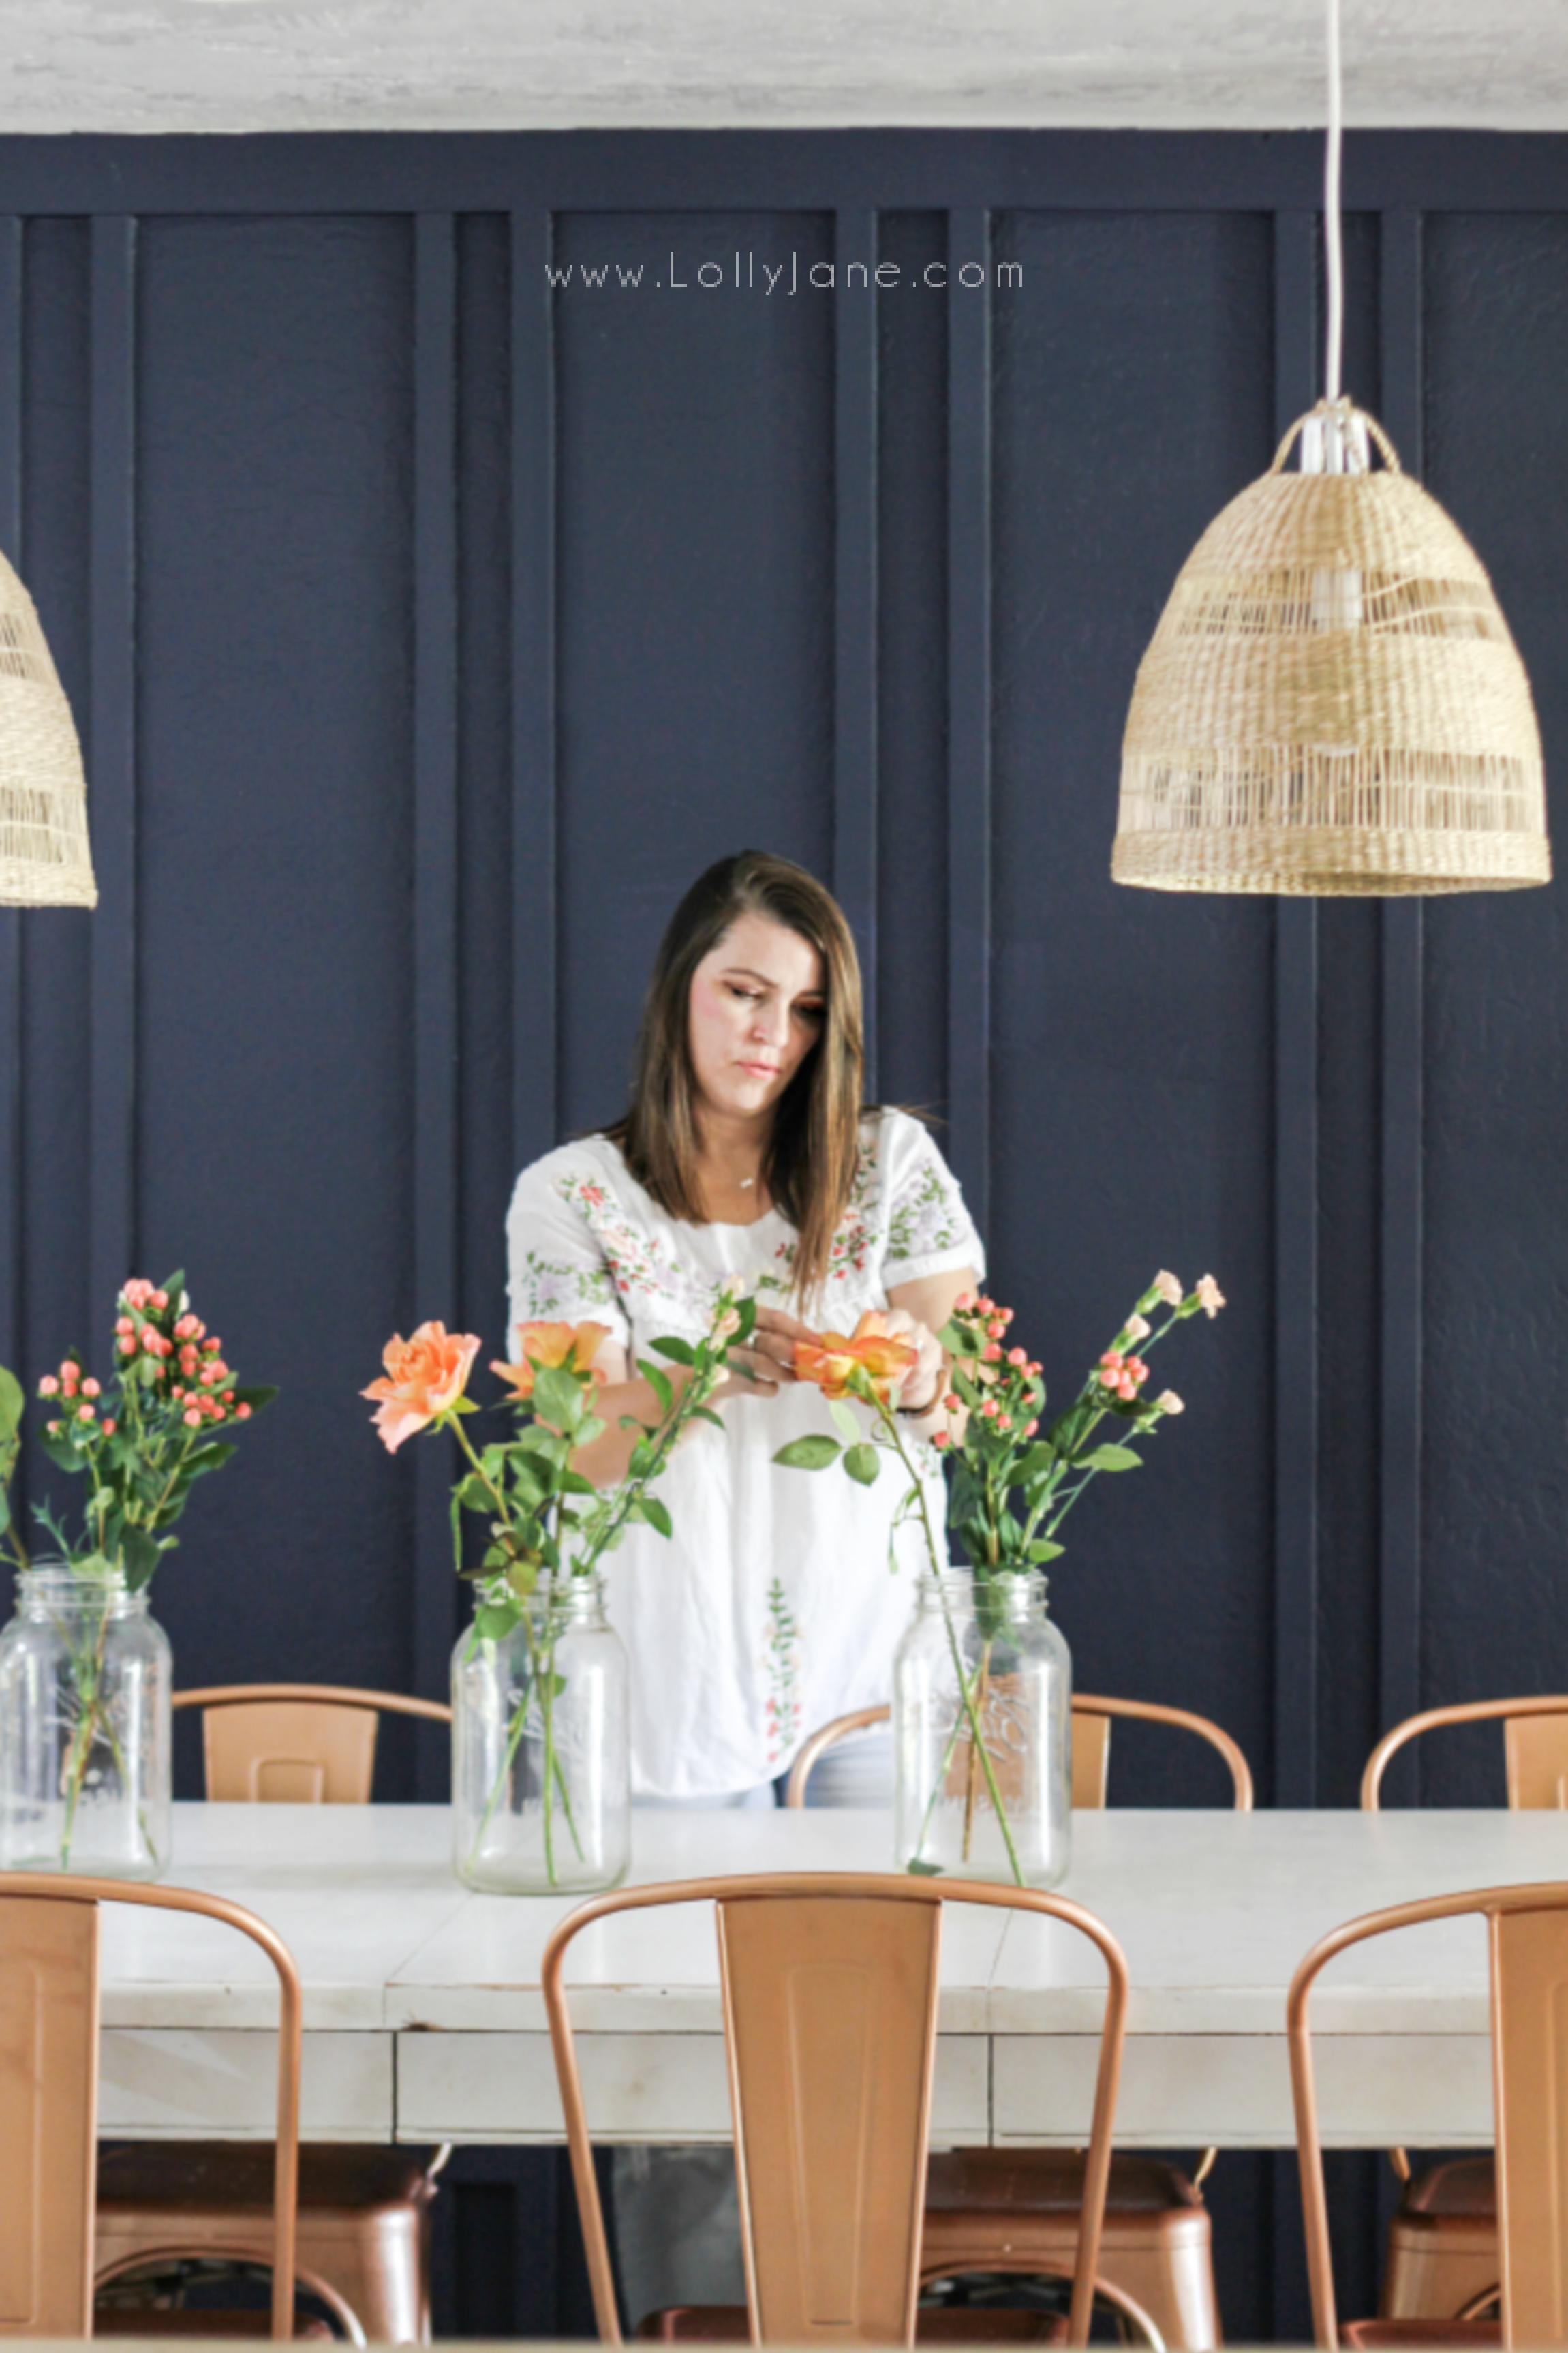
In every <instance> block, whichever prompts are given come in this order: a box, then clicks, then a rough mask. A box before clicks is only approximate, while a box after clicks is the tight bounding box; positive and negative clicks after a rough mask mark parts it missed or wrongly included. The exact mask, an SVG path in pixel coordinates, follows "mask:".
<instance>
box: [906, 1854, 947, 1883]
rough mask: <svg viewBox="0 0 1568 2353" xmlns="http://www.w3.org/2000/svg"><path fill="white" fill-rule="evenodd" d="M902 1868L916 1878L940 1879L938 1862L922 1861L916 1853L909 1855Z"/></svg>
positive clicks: (940, 1869)
mask: <svg viewBox="0 0 1568 2353" xmlns="http://www.w3.org/2000/svg"><path fill="white" fill-rule="evenodd" d="M904 1869H905V1870H906V1871H908V1872H911V1873H913V1875H914V1876H915V1878H916V1879H940V1878H941V1877H942V1865H941V1863H940V1862H921V1858H920V1856H919V1855H918V1854H912V1855H910V1859H909V1861H908V1862H906V1863H905V1865H904Z"/></svg>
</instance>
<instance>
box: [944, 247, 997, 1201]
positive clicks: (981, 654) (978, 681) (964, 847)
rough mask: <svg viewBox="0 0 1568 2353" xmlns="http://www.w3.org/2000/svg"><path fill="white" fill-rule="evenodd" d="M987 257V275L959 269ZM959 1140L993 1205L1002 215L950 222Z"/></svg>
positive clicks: (951, 1110) (952, 1034)
mask: <svg viewBox="0 0 1568 2353" xmlns="http://www.w3.org/2000/svg"><path fill="white" fill-rule="evenodd" d="M976 265H978V267H979V269H980V272H981V278H982V282H981V283H980V284H978V285H969V286H965V285H964V284H963V282H962V279H961V275H960V273H961V272H962V271H963V270H966V269H967V270H969V271H970V272H971V274H973V269H974V268H975V266H976ZM947 286H948V292H947V305H948V311H947V317H948V400H947V415H948V424H947V512H948V605H947V609H948V664H947V670H948V754H947V758H948V771H947V775H948V817H947V860H948V1013H947V1067H948V1117H949V1126H948V1132H947V1135H946V1136H945V1138H944V1139H943V1142H944V1145H945V1146H946V1147H947V1148H948V1151H949V1155H950V1157H951V1158H952V1164H953V1166H954V1168H955V1169H956V1170H957V1173H958V1176H959V1181H960V1182H961V1184H962V1185H963V1189H964V1193H965V1195H966V1197H967V1200H968V1205H969V1208H970V1212H971V1214H972V1215H973V1219H974V1222H975V1224H976V1226H977V1227H978V1228H979V1229H980V1233H981V1236H982V1238H983V1239H984V1236H985V1234H986V1231H987V1229H988V1227H989V1224H990V1209H991V1199H990V1196H991V216H990V214H989V212H987V211H984V210H983V209H981V208H979V207H974V208H965V209H963V210H962V211H953V212H952V213H950V214H949V216H948V228H947Z"/></svg>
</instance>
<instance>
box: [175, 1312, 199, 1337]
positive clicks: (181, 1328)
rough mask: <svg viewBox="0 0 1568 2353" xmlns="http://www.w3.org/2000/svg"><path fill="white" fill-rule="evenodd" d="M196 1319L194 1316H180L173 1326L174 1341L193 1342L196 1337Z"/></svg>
mask: <svg viewBox="0 0 1568 2353" xmlns="http://www.w3.org/2000/svg"><path fill="white" fill-rule="evenodd" d="M196 1329H197V1326H196V1319H195V1316H194V1315H182V1316H181V1318H180V1320H179V1322H178V1323H177V1324H175V1326H174V1337H175V1339H176V1340H194V1339H195V1336H196Z"/></svg>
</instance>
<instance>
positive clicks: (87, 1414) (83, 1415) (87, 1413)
mask: <svg viewBox="0 0 1568 2353" xmlns="http://www.w3.org/2000/svg"><path fill="white" fill-rule="evenodd" d="M97 1411H98V1408H97V1407H96V1406H91V1405H79V1406H78V1408H77V1409H76V1418H77V1419H78V1420H79V1421H91V1420H92V1419H93V1418H94V1416H95V1415H96V1413H97Z"/></svg>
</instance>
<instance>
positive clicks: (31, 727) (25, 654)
mask: <svg viewBox="0 0 1568 2353" xmlns="http://www.w3.org/2000/svg"><path fill="white" fill-rule="evenodd" d="M97 904H98V884H97V883H96V882H95V881H94V880H93V873H92V853H91V850H90V849H89V845H88V835H87V779H86V777H85V776H83V774H82V765H81V746H80V744H79V743H78V741H77V733H76V726H75V723H74V722H73V721H72V718H71V713H70V705H69V703H68V702H67V701H66V698H65V690H64V689H63V687H62V686H61V685H60V681H59V679H58V676H57V674H56V670H55V665H54V661H53V659H52V658H51V656H50V653H49V649H48V647H47V644H46V642H45V639H44V633H43V630H42V629H41V628H39V626H38V616H37V612H36V611H35V609H34V606H33V600H32V598H31V597H30V596H28V594H27V592H26V589H25V588H24V587H23V586H22V584H21V582H20V581H19V580H18V579H17V577H16V574H15V572H13V570H12V569H11V566H10V565H9V564H7V563H6V561H5V557H4V556H3V555H0V906H5V907H96V906H97Z"/></svg>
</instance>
